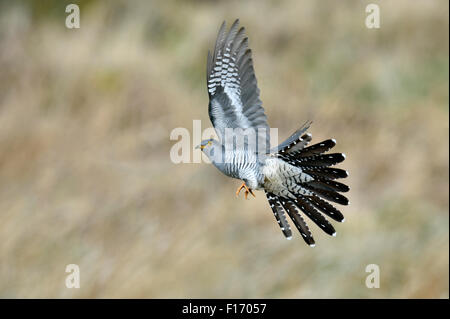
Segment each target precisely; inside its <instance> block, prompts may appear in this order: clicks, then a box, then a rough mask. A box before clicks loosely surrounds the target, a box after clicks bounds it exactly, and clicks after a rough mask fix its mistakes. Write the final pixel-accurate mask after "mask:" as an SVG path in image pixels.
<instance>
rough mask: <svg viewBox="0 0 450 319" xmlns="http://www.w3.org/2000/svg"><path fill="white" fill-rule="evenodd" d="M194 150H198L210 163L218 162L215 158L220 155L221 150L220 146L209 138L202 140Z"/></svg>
mask: <svg viewBox="0 0 450 319" xmlns="http://www.w3.org/2000/svg"><path fill="white" fill-rule="evenodd" d="M195 148H196V149H198V148H199V149H200V150H202V152H203V153H205V155H206V156H208V158H209V159H210V160H211V161H213V162H216V161H217V160H218V158H216V157H217V156H220V155H221V152H220V151H221V150H222V144H220V143H219V142H218V141H216V140H214V139H212V138H211V139H208V140H203V141H202V142H201V143H200V144H199V145H197V146H196V147H195Z"/></svg>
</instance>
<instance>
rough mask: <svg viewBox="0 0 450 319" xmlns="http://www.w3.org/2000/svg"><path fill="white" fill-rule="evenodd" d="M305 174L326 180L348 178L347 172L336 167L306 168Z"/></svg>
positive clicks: (304, 169)
mask: <svg viewBox="0 0 450 319" xmlns="http://www.w3.org/2000/svg"><path fill="white" fill-rule="evenodd" d="M303 172H305V173H306V174H309V175H311V176H313V177H321V178H326V179H338V178H346V177H348V172H347V171H346V170H343V169H340V168H334V167H312V166H309V167H304V168H303Z"/></svg>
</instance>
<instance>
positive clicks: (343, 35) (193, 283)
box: [0, 0, 449, 298]
mask: <svg viewBox="0 0 450 319" xmlns="http://www.w3.org/2000/svg"><path fill="white" fill-rule="evenodd" d="M368 3H369V2H368V1H358V2H354V1H346V2H339V4H337V2H335V1H325V2H324V1H320V2H318V1H313V0H310V1H294V0H292V1H284V2H282V3H278V2H275V1H265V2H262V1H248V2H245V3H241V2H235V1H222V2H210V1H194V2H181V1H179V2H170V1H166V2H163V1H158V2H147V1H142V2H137V1H115V2H104V1H102V2H96V1H82V2H81V29H79V30H68V29H66V28H65V27H64V20H65V16H66V14H65V13H64V7H65V4H64V3H63V2H60V1H46V2H42V1H39V2H38V1H36V2H22V3H15V2H8V3H6V2H3V3H0V70H1V72H0V86H1V89H0V180H1V183H0V211H1V222H0V243H1V244H0V296H1V297H13V298H15V297H26V298H28V297H87V298H90V297H94V298H104V297H148V298H165V297H176V298H179V297H189V298H197V297H211V298H219V297H220V298H226V297H243V298H258V297H268V298H278V297H284V298H312V297H315V298H329V297H332V298H413V297H423V298H448V297H449V293H448V291H449V287H448V283H449V266H448V265H449V197H448V191H449V178H448V177H449V169H448V167H449V165H448V163H449V158H448V151H449V149H448V143H449V121H448V116H449V114H448V103H449V99H448V84H449V81H448V68H449V64H448V56H449V47H448V2H447V1H438V0H434V1H417V2H414V3H413V4H412V3H411V2H410V1H395V2H394V1H386V0H384V1H377V3H380V7H381V10H382V12H381V13H382V20H381V21H382V25H381V29H379V30H368V29H366V28H365V26H364V18H365V13H364V8H365V5H366V4H368ZM107 4H108V5H107ZM236 17H239V18H240V19H241V22H242V23H243V24H244V25H245V26H246V27H247V30H248V33H249V36H250V44H251V47H252V48H253V50H254V61H255V68H256V72H257V76H258V79H259V86H260V88H261V92H262V100H263V103H264V105H265V109H266V113H267V115H268V118H269V124H270V125H271V126H273V127H278V128H279V131H280V135H281V136H280V137H281V138H283V137H286V136H287V135H288V134H290V133H291V132H292V131H293V130H295V129H296V128H297V127H298V126H299V125H300V124H301V123H303V122H304V121H305V120H306V119H312V120H313V121H314V124H313V126H312V129H311V133H312V134H313V137H314V141H319V140H320V139H323V138H328V137H334V138H336V139H337V141H338V146H337V149H338V151H344V152H345V153H346V154H347V160H346V161H345V165H343V167H345V168H346V169H348V170H349V171H350V174H351V176H350V178H349V179H348V183H349V184H350V186H351V192H350V194H349V196H350V199H351V205H350V206H349V207H348V208H347V207H346V208H345V209H344V212H345V215H346V222H345V223H344V224H339V225H337V230H338V236H337V237H336V238H332V237H328V236H327V235H322V234H321V233H320V231H319V230H318V229H317V227H315V226H312V228H313V231H314V233H315V234H316V235H315V237H316V239H317V242H318V245H317V246H316V248H314V249H311V248H309V247H307V246H306V245H304V243H303V241H302V239H301V238H300V237H299V235H298V234H296V235H297V236H296V237H294V239H293V240H292V241H286V240H284V239H283V236H282V234H281V232H280V230H279V229H278V226H277V224H276V222H275V220H274V218H273V216H272V212H271V211H270V208H269V207H268V205H267V203H266V200H265V198H264V195H263V194H262V193H258V194H257V198H256V199H255V200H251V201H244V200H243V199H242V198H240V199H235V196H234V190H235V187H237V186H238V181H235V180H231V179H227V178H226V177H224V176H222V175H221V174H220V173H219V172H218V171H216V170H215V169H213V167H211V166H209V165H206V164H202V165H200V164H180V165H175V164H173V163H172V162H171V161H170V160H169V150H170V148H171V146H172V145H173V143H174V142H173V141H170V140H169V134H170V131H171V130H172V129H173V128H175V127H187V128H191V127H192V120H193V119H201V120H202V121H203V126H204V127H206V126H207V125H208V126H209V125H210V124H209V120H208V117H207V94H206V89H205V78H204V75H205V64H206V52H207V50H208V49H209V48H210V47H212V45H213V43H214V40H215V36H216V32H217V29H218V27H219V25H220V23H221V22H222V20H224V19H226V20H227V21H228V22H231V21H232V20H233V19H234V18H236ZM71 263H75V264H78V265H79V266H80V268H81V289H67V288H65V285H64V282H65V276H66V273H65V272H64V270H65V266H66V265H67V264H71ZM371 263H375V264H378V265H379V266H380V268H381V287H380V288H379V289H367V288H366V287H365V285H364V281H365V276H366V275H367V273H365V267H366V265H367V264H371Z"/></svg>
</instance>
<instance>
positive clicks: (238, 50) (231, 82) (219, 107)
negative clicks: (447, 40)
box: [207, 20, 270, 153]
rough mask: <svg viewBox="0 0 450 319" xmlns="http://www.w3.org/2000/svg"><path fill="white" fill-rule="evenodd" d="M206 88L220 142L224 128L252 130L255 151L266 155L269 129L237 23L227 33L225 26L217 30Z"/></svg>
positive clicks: (240, 29)
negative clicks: (253, 131) (255, 136)
mask: <svg viewBox="0 0 450 319" xmlns="http://www.w3.org/2000/svg"><path fill="white" fill-rule="evenodd" d="M207 86H208V94H209V107H208V111H209V117H210V119H211V122H212V124H213V125H214V128H215V129H216V132H217V135H218V136H219V138H220V139H221V140H222V141H223V140H224V135H225V129H226V128H232V129H235V128H242V129H248V128H253V129H255V130H256V131H255V133H257V137H258V139H257V143H258V146H257V147H258V150H260V151H261V150H264V152H265V153H267V152H268V149H269V147H270V144H269V126H268V124H267V117H266V115H265V113H264V108H263V107H262V102H261V100H260V98H259V88H258V85H257V80H256V76H255V72H254V68H253V60H252V51H251V50H250V49H249V48H248V38H247V37H246V35H245V28H243V27H241V28H239V20H236V21H235V22H234V23H233V25H232V26H231V28H230V30H229V31H228V32H226V24H225V22H224V23H223V24H222V25H221V27H220V29H219V33H218V35H217V40H216V44H215V47H214V53H213V55H211V54H210V53H208V60H207ZM260 129H263V130H260Z"/></svg>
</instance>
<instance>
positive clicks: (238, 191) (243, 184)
mask: <svg viewBox="0 0 450 319" xmlns="http://www.w3.org/2000/svg"><path fill="white" fill-rule="evenodd" d="M243 188H245V193H244V196H245V199H247V196H248V193H250V194H252V195H253V197H256V196H255V194H253V191H252V189H251V188H248V187H247V185H245V182H243V183H242V185H241V186H239V187H238V189H237V191H236V196H239V193H240V192H241V190H242V189H243Z"/></svg>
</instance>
